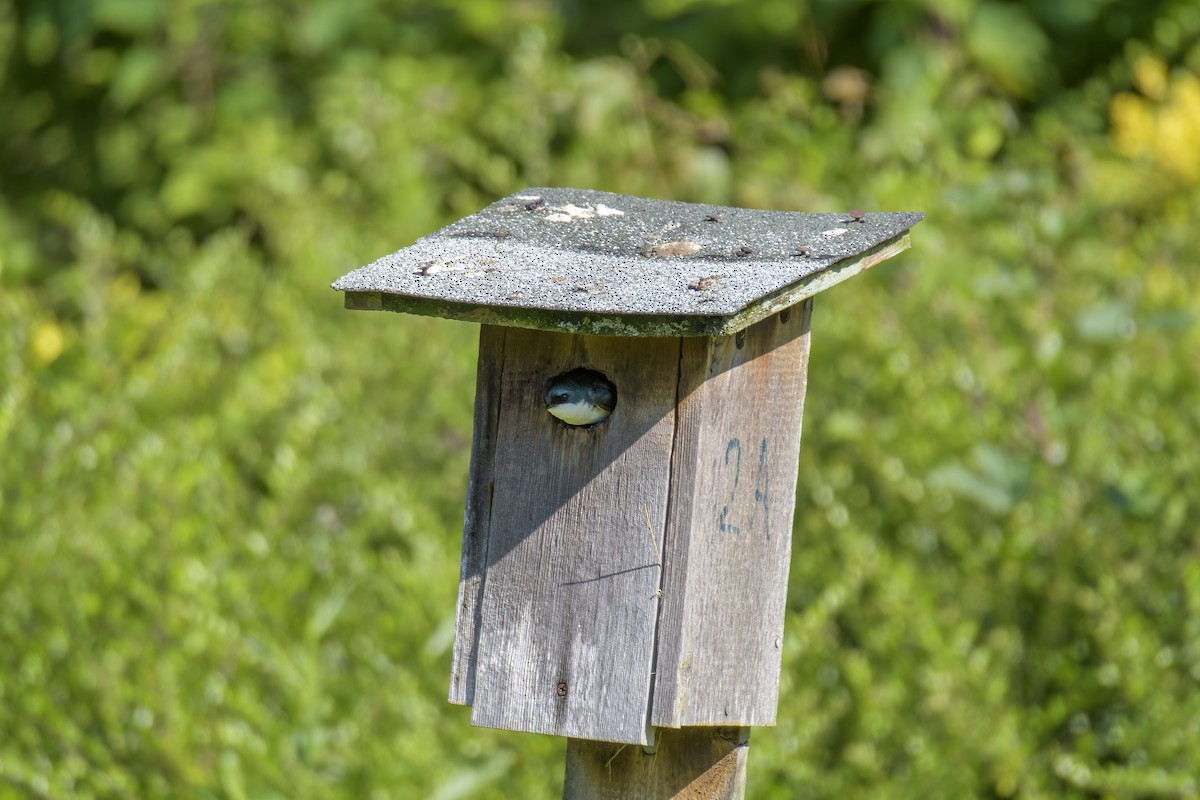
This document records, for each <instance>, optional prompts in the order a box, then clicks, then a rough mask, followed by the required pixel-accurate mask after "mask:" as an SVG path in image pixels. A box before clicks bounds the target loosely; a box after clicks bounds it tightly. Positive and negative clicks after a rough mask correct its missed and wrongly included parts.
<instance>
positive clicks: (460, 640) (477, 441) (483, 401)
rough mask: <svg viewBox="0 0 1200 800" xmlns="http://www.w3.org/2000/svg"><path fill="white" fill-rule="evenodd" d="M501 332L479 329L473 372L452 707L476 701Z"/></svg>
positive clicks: (490, 503)
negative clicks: (476, 363)
mask: <svg viewBox="0 0 1200 800" xmlns="http://www.w3.org/2000/svg"><path fill="white" fill-rule="evenodd" d="M504 331H505V329H504V328H500V327H496V326H492V325H481V326H480V328H479V360H478V365H477V367H476V372H475V424H474V428H473V430H472V433H471V469H470V473H469V476H468V478H467V506H466V510H465V512H464V514H463V549H462V565H461V568H460V570H459V579H458V610H457V614H456V619H455V623H454V654H453V656H452V657H451V667H450V702H451V703H458V704H459V705H471V703H472V702H473V701H474V697H475V663H476V660H477V656H478V652H479V620H480V613H481V610H480V601H481V600H482V598H483V580H484V574H485V567H486V565H487V540H488V535H487V534H488V519H489V517H490V516H491V512H492V467H493V463H494V459H495V451H496V427H497V424H498V422H499V420H498V413H499V410H500V406H499V402H498V397H499V390H500V381H499V377H500V368H501V365H502V364H503V361H504Z"/></svg>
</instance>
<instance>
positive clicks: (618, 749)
mask: <svg viewBox="0 0 1200 800" xmlns="http://www.w3.org/2000/svg"><path fill="white" fill-rule="evenodd" d="M749 738H750V730H749V728H683V729H681V730H660V731H659V732H658V742H657V748H643V747H638V746H631V745H617V744H610V743H606V742H588V741H582V740H579V739H571V740H569V741H568V742H567V770H566V779H565V780H564V782H563V798H564V800H670V798H678V799H679V800H684V798H686V800H741V798H742V797H743V796H744V795H745V792H746V757H747V755H748V754H749Z"/></svg>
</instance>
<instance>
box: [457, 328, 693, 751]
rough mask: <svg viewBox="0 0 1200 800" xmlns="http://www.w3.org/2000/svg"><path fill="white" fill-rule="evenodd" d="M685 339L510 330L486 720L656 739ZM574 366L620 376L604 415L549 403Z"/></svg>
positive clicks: (490, 582)
mask: <svg viewBox="0 0 1200 800" xmlns="http://www.w3.org/2000/svg"><path fill="white" fill-rule="evenodd" d="M679 352H680V340H678V339H655V338H649V339H640V340H631V339H628V338H615V337H597V336H580V335H575V334H559V333H547V332H539V331H529V330H520V329H511V330H509V331H507V332H506V335H505V341H504V363H503V372H502V374H501V376H500V380H499V385H500V392H499V396H498V398H497V400H498V403H499V415H498V420H499V422H498V431H497V437H496V446H495V463H494V467H493V475H494V478H493V480H494V491H493V495H492V506H491V520H490V527H489V533H488V549H487V578H486V580H485V581H484V584H483V598H482V603H481V612H480V620H479V625H480V633H479V645H478V652H477V663H476V669H475V692H474V704H473V713H472V722H473V723H474V724H475V725H480V726H484V727H493V728H506V729H510V730H520V731H530V732H536V733H549V734H557V735H561V736H571V737H577V738H585V739H598V740H606V741H617V742H630V743H642V742H645V741H647V727H646V716H647V709H648V707H649V699H650V681H651V670H652V659H653V651H654V629H655V622H656V619H657V615H658V590H659V586H660V571H661V567H660V565H659V556H658V552H659V550H658V548H661V541H662V531H663V527H664V525H665V520H666V510H667V495H668V486H669V476H670V465H671V449H672V437H673V432H674V427H675V414H674V409H675V401H676V389H677V385H678V364H679ZM574 367H588V368H590V369H594V370H598V371H599V372H601V373H603V374H604V375H606V376H607V377H608V378H609V380H611V381H612V382H613V383H614V384H616V387H617V407H616V410H615V411H614V412H613V414H612V416H611V417H610V418H609V419H608V420H607V421H605V422H604V423H601V424H600V425H598V426H595V427H593V428H572V427H569V426H566V425H564V424H562V423H561V422H559V421H558V420H555V419H554V418H552V417H550V415H548V414H547V413H546V411H545V404H544V401H543V394H544V391H545V388H546V384H547V382H548V381H549V380H550V379H551V378H552V377H554V376H556V375H558V374H561V373H563V372H566V371H568V370H570V369H572V368H574ZM651 531H653V536H652V533H651ZM656 539H657V542H658V544H657V545H656V544H655V540H656Z"/></svg>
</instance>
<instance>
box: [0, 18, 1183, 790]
mask: <svg viewBox="0 0 1200 800" xmlns="http://www.w3.org/2000/svg"><path fill="white" fill-rule="evenodd" d="M0 59H2V61H0V797H3V798H9V797H12V798H25V797H45V798H65V797H71V798H76V797H78V798H126V797H129V798H132V797H138V798H166V797H199V798H231V800H241V799H242V798H283V797H289V798H290V797H296V798H325V797H328V798H334V797H346V798H351V797H353V798H388V797H394V798H407V797H431V798H437V799H438V800H451V799H452V798H464V797H489V798H511V797H521V798H537V797H554V796H557V794H558V792H559V791H560V787H561V770H562V753H563V748H562V743H561V742H560V741H556V740H553V739H550V738H547V737H538V736H525V735H519V734H509V733H502V732H494V731H485V730H476V729H472V728H470V726H469V724H468V715H467V713H466V712H465V711H464V710H462V709H459V708H455V707H449V706H447V705H446V704H445V703H444V700H443V698H444V696H445V692H446V686H447V670H448V663H449V648H450V644H451V638H452V634H453V613H454V605H455V599H454V598H455V591H456V580H457V563H458V529H459V525H460V523H461V505H462V499H463V491H464V483H465V474H466V466H467V456H468V452H467V451H468V449H469V436H470V409H471V400H472V393H471V385H472V380H473V377H472V376H473V374H474V372H473V370H474V357H475V353H474V337H475V332H474V330H473V329H472V327H471V326H467V325H463V324H458V323H449V322H440V321H435V320H427V319H418V318H408V317H392V316H388V317H387V318H384V317H383V316H380V315H374V314H348V313H345V312H343V311H342V310H341V309H340V300H339V298H338V296H336V295H335V294H334V293H332V292H331V291H329V289H328V288H327V287H328V283H329V282H330V281H331V280H332V279H333V278H335V277H337V276H338V275H340V274H342V273H344V272H346V271H348V270H350V269H351V268H353V267H356V266H358V265H359V264H362V263H365V262H367V261H369V260H371V259H373V258H375V257H378V256H380V255H382V254H384V253H387V252H390V251H392V250H394V249H396V248H397V247H399V246H402V245H404V244H407V243H409V242H411V241H412V240H413V239H414V238H416V237H417V236H419V235H421V234H423V233H426V232H428V231H430V230H432V229H434V228H436V227H438V226H440V225H441V224H444V223H446V222H447V221H449V220H451V219H453V218H456V217H458V216H461V215H463V214H465V213H468V212H470V211H473V210H475V209H477V208H478V207H480V206H482V205H484V204H485V203H487V202H490V201H491V200H493V199H495V198H496V197H499V196H501V195H504V194H507V193H509V192H512V191H514V190H517V189H520V188H523V187H525V186H527V185H538V184H547V183H550V184H557V185H569V186H580V187H588V188H599V189H608V190H614V191H619V192H628V193H634V194H645V195H651V196H659V197H672V198H676V199H683V200H693V201H706V202H718V203H729V204H737V205H746V206H755V207H764V208H780V209H792V210H813V211H818V210H820V211H825V210H844V209H846V208H850V207H861V208H864V209H867V210H871V209H880V210H924V211H926V212H928V214H929V216H928V218H927V219H926V220H925V221H924V222H923V223H922V224H921V225H920V226H918V228H917V229H916V230H915V232H914V237H913V239H914V249H913V251H912V252H911V253H910V254H908V255H906V256H904V257H903V258H901V259H899V260H897V261H895V262H892V263H889V264H888V265H886V266H884V267H881V268H880V269H878V270H875V271H873V272H872V273H868V274H867V275H864V276H862V277H860V278H858V279H856V280H855V281H853V282H851V283H849V284H847V285H846V286H842V287H838V288H837V289H836V291H831V292H829V293H828V295H823V296H822V297H821V298H820V299H819V300H818V302H817V310H816V321H815V326H814V328H815V333H814V350H813V362H812V365H811V380H810V394H809V398H808V405H807V408H808V418H807V420H806V425H805V436H804V451H803V453H802V455H801V479H800V480H801V485H800V494H799V504H798V509H797V527H796V540H795V546H794V551H795V559H794V564H793V567H792V580H791V589H790V591H791V595H790V612H789V614H790V618H789V620H788V638H787V640H786V645H785V654H784V685H783V692H782V697H781V700H780V711H779V720H780V724H779V726H778V727H777V728H775V729H767V730H761V731H759V732H757V733H756V734H755V736H754V750H753V757H752V758H751V762H750V781H749V783H750V787H749V796H750V797H754V798H791V797H801V796H803V797H816V798H843V797H904V798H908V797H1010V796H1022V797H1197V796H1200V787H1198V785H1197V780H1196V777H1195V776H1196V765H1197V764H1200V537H1198V533H1200V531H1198V528H1200V525H1198V521H1200V491H1197V488H1196V487H1197V483H1196V475H1197V474H1200V448H1198V447H1197V442H1198V439H1200V437H1198V433H1200V385H1198V384H1200V355H1198V354H1200V326H1197V324H1196V320H1197V315H1200V289H1198V288H1197V287H1198V286H1200V280H1198V278H1200V274H1198V272H1200V270H1198V269H1197V264H1198V262H1200V237H1197V235H1196V220H1197V219H1200V155H1198V154H1200V79H1198V78H1197V73H1198V72H1200V8H1198V7H1197V6H1196V4H1195V3H1194V2H1191V1H1190V0H1144V2H1141V3H1129V2H1119V0H1069V1H1067V0H1064V2H1058V3H1038V2H1033V0H1028V1H1027V2H1001V1H1000V0H908V1H907V2H893V3H875V2H868V1H867V0H853V1H851V2H839V1H838V0H809V2H792V1H791V0H764V2H759V3H748V2H734V1H733V0H644V1H643V2H642V3H641V4H634V3H629V4H600V3H583V2H580V0H562V2H560V3H554V2H551V0H428V1H427V2H420V1H419V0H312V1H311V2H307V3H295V2H274V3H272V2H265V1H259V2H248V3H231V2H222V1H221V0H178V1H177V2H173V3H161V2H158V1H157V0H93V2H90V3H80V2H72V1H71V0H0Z"/></svg>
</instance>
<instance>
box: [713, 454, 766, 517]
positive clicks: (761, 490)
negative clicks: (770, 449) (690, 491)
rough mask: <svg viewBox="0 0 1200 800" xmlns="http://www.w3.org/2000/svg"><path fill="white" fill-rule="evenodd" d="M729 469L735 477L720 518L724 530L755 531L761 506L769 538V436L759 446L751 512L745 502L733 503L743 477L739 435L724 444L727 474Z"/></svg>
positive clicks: (730, 485)
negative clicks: (739, 506)
mask: <svg viewBox="0 0 1200 800" xmlns="http://www.w3.org/2000/svg"><path fill="white" fill-rule="evenodd" d="M730 473H732V481H731V482H730V484H729V497H728V498H727V499H726V500H725V505H724V506H722V507H721V519H720V522H719V528H720V530H721V532H722V533H732V534H735V535H736V534H740V533H741V532H742V529H743V528H745V529H746V531H747V532H749V531H753V530H754V523H755V522H756V521H757V518H758V511H759V507H760V506H761V507H762V513H763V522H762V527H763V534H764V535H765V536H766V537H767V539H768V540H769V539H770V538H771V522H770V511H771V505H770V498H769V497H768V489H769V487H770V485H771V468H770V465H769V463H768V461H767V440H766V437H764V438H763V440H762V442H761V443H760V446H759V449H758V467H757V468H756V469H755V470H754V503H753V504H752V505H751V506H750V508H749V510H748V512H747V509H746V508H745V507H744V505H743V507H742V508H737V507H735V505H734V498H735V497H736V496H737V490H738V484H739V483H740V482H741V478H742V442H741V440H740V439H738V438H736V437H735V438H733V439H730V440H729V444H727V445H725V474H726V475H727V476H728V475H729V474H730Z"/></svg>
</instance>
